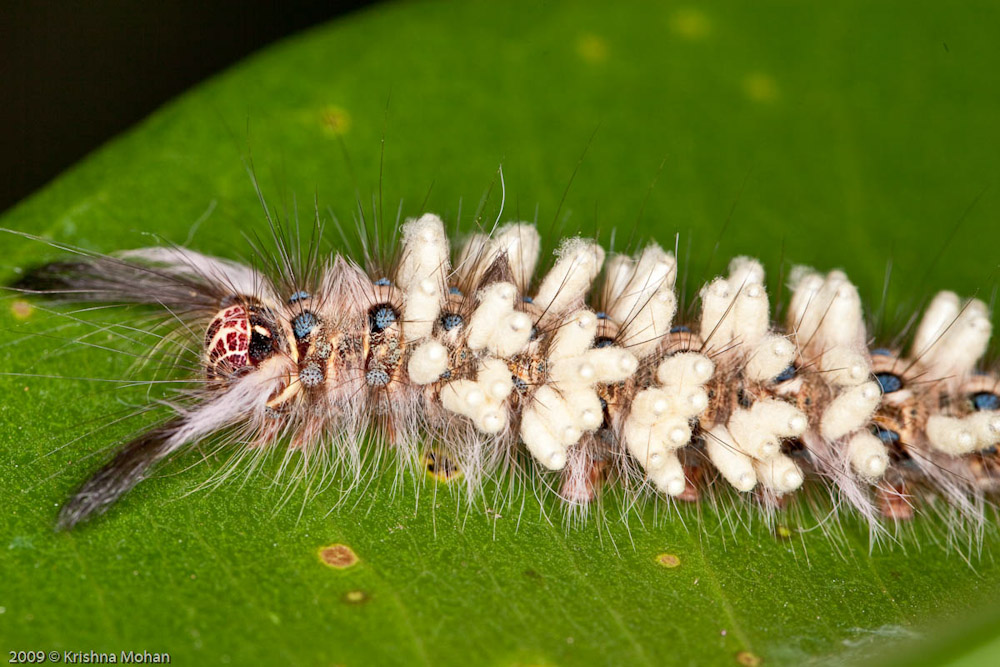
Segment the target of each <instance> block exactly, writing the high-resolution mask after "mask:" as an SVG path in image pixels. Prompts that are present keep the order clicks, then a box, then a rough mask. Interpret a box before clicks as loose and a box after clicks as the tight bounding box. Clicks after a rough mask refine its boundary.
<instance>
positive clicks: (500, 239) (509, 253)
mask: <svg viewBox="0 0 1000 667" xmlns="http://www.w3.org/2000/svg"><path fill="white" fill-rule="evenodd" d="M489 245H490V251H491V252H490V263H492V262H493V261H494V260H496V258H497V257H500V256H501V255H506V257H507V265H508V266H510V270H511V273H512V274H513V275H514V282H515V283H516V284H517V288H518V290H520V291H521V292H524V291H525V290H526V289H527V287H528V283H530V282H531V276H532V274H534V272H535V265H536V264H537V263H538V254H539V251H540V248H541V240H540V239H539V237H538V230H537V229H535V227H534V225H530V224H528V223H525V222H512V223H509V224H506V225H504V226H503V227H501V228H500V229H498V230H497V231H496V234H494V235H493V238H492V239H491V240H490V241H489Z"/></svg>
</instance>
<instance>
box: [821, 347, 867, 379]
mask: <svg viewBox="0 0 1000 667" xmlns="http://www.w3.org/2000/svg"><path fill="white" fill-rule="evenodd" d="M819 366H820V368H821V369H822V370H823V375H824V379H826V381H827V382H829V383H830V384H835V385H840V386H842V387H852V386H854V385H857V384H861V383H862V382H864V381H865V380H867V379H868V378H869V377H870V376H871V374H872V367H871V364H870V363H869V361H868V357H867V355H864V354H861V353H860V352H855V351H854V350H852V349H850V348H847V347H840V346H837V347H831V348H830V349H828V350H827V351H826V352H824V353H823V356H822V357H820V361H819Z"/></svg>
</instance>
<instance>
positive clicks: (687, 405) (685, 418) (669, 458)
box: [622, 352, 715, 496]
mask: <svg viewBox="0 0 1000 667" xmlns="http://www.w3.org/2000/svg"><path fill="white" fill-rule="evenodd" d="M714 371H715V364H713V363H712V361H711V360H710V359H709V358H708V357H706V356H705V355H703V354H699V353H697V352H681V353H678V354H674V355H672V356H670V357H667V358H666V359H664V360H663V361H662V362H660V365H659V366H658V367H657V369H656V381H657V384H656V385H654V386H652V387H648V388H646V389H643V390H641V391H639V392H638V393H637V394H636V396H635V399H634V400H633V401H632V405H631V406H630V408H629V413H628V417H627V418H626V419H625V423H624V425H623V428H622V437H623V439H624V441H625V446H626V447H628V450H629V452H630V453H631V454H632V456H633V457H635V459H636V461H638V462H639V464H640V465H641V466H642V467H643V468H644V469H645V470H646V474H647V475H648V477H649V479H650V481H652V482H653V484H654V485H656V488H657V489H659V490H660V491H662V492H663V493H665V494H667V495H670V496H679V495H680V494H681V493H682V492H683V491H684V487H685V480H684V468H683V466H682V465H681V462H680V459H679V458H678V457H677V450H678V449H680V448H681V447H684V446H685V445H687V444H688V443H689V442H690V441H691V422H692V420H693V419H694V418H695V417H697V416H698V415H699V414H701V412H702V411H703V410H704V409H705V408H706V407H708V394H707V393H706V392H705V388H704V384H705V383H706V382H707V381H708V380H709V379H710V378H711V377H712V373H713V372H714Z"/></svg>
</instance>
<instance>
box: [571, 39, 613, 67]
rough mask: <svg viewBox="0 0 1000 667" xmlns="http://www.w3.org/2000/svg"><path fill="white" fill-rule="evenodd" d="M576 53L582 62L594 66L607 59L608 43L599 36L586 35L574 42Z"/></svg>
mask: <svg viewBox="0 0 1000 667" xmlns="http://www.w3.org/2000/svg"><path fill="white" fill-rule="evenodd" d="M576 53H577V55H579V56H580V58H582V59H583V61H584V62H588V63H592V64H596V63H603V62H604V61H605V60H607V59H608V42H607V40H606V39H604V38H603V37H601V36H599V35H594V34H591V33H587V34H585V35H580V38H579V39H577V40H576Z"/></svg>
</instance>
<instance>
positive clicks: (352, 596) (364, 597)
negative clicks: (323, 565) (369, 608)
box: [343, 591, 371, 604]
mask: <svg viewBox="0 0 1000 667" xmlns="http://www.w3.org/2000/svg"><path fill="white" fill-rule="evenodd" d="M370 599H371V596H370V595H368V593H365V592H364V591H347V592H346V593H344V597H343V600H344V603H345V604H364V603H365V602H368V600H370Z"/></svg>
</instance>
